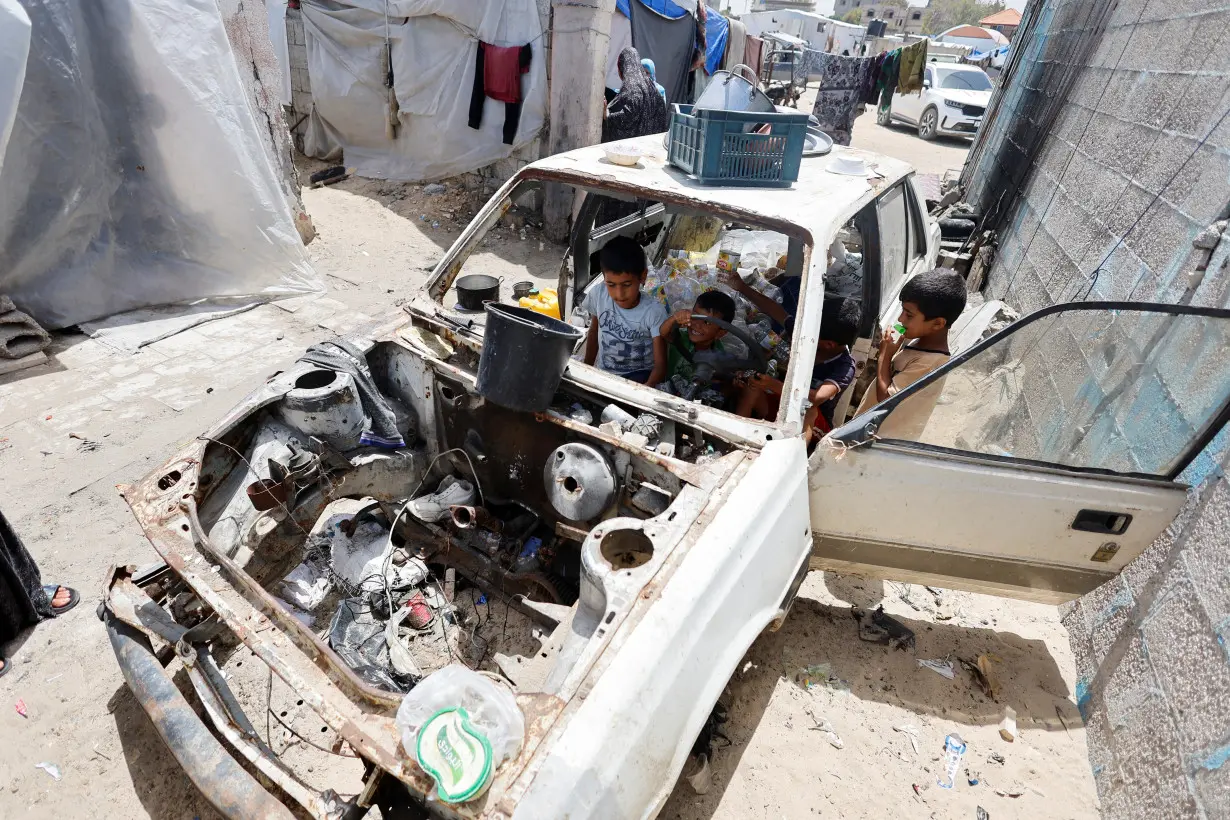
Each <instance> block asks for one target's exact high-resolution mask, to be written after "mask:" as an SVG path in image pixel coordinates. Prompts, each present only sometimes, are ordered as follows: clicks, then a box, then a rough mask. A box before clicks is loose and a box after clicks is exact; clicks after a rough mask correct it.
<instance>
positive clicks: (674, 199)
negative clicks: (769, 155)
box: [518, 134, 914, 245]
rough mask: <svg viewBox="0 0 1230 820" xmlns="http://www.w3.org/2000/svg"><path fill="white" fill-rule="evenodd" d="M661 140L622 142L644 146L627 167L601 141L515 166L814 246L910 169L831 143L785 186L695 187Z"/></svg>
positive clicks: (524, 173)
mask: <svg viewBox="0 0 1230 820" xmlns="http://www.w3.org/2000/svg"><path fill="white" fill-rule="evenodd" d="M662 140H663V135H662V134H654V135H652V136H648V137H639V138H637V139H633V140H626V141H622V142H621V144H630V145H633V146H635V147H637V148H639V149H641V151H642V152H643V155H642V157H641V160H640V162H638V163H637V165H636V166H633V167H627V166H622V165H616V164H614V163H612V162H609V161H608V160H607V159H606V152H605V150H604V147H603V146H601V145H591V146H589V147H587V148H578V149H576V150H575V151H567V152H565V153H562V154H555V155H554V156H550V157H545V158H543V159H540V160H538V161H537V162H534V163H531V164H530V165H527V166H526V167H525V168H522V169H521V171H519V172H518V176H519V177H520V178H522V179H539V180H544V181H550V182H561V183H564V184H569V185H576V186H579V187H582V188H585V189H587V190H604V189H605V190H608V191H615V192H620V193H624V194H630V195H633V196H636V197H639V198H642V199H649V200H652V201H657V202H664V203H668V204H674V205H677V206H681V207H684V208H692V209H695V210H700V211H711V212H716V213H719V214H723V215H726V216H728V217H729V218H731V219H732V220H738V221H745V222H750V223H753V224H758V225H760V226H761V227H764V228H769V229H772V230H777V231H780V232H782V233H786V234H789V235H792V236H797V237H799V238H800V239H802V240H804V241H805V242H808V243H811V244H813V245H814V244H816V243H818V242H826V243H827V242H828V241H829V240H830V239H831V238H832V236H833V235H834V234H835V233H836V231H837V229H838V228H840V227H841V226H842V225H844V224H845V223H846V222H847V221H848V220H849V219H850V218H851V217H852V216H853V215H854V214H855V213H857V212H858V210H859V209H860V208H862V207H863V206H864V205H865V204H866V203H868V202H870V201H871V200H872V199H874V198H875V197H877V196H879V194H880V193H882V192H883V191H885V190H887V189H888V188H889V187H891V186H892V185H893V184H895V183H897V182H898V181H900V180H902V179H904V178H905V177H907V176H909V175H910V174H912V173H913V172H914V169H913V168H912V167H911V166H910V164H909V163H907V162H903V161H901V160H898V159H893V158H892V157H887V156H884V155H883V154H877V153H874V152H872V151H864V150H861V149H858V148H847V147H845V146H840V145H837V146H834V147H833V150H832V151H831V152H830V153H829V154H827V155H825V156H820V157H804V158H803V164H802V167H801V168H800V171H799V179H798V181H797V182H795V183H794V184H793V185H791V186H790V187H789V188H741V187H729V186H716V185H701V184H700V183H698V182H696V181H695V180H693V179H690V178H689V177H687V176H686V175H685V174H683V172H681V171H679V170H678V169H677V168H674V167H671V166H670V165H668V163H667V160H666V149H665V148H664V147H663V145H662ZM837 157H856V158H859V159H862V160H863V161H864V162H865V163H866V164H867V166H868V167H869V168H871V169H872V170H873V171H874V172H875V174H876V175H875V176H872V177H854V176H843V175H840V174H834V173H830V172H829V171H827V170H826V169H827V167H828V165H829V163H830V162H832V161H833V160H834V159H835V158H837Z"/></svg>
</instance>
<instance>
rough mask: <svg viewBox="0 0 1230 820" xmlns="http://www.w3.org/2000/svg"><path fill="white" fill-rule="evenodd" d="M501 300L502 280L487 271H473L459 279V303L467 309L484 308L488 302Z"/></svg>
mask: <svg viewBox="0 0 1230 820" xmlns="http://www.w3.org/2000/svg"><path fill="white" fill-rule="evenodd" d="M498 301H500V280H499V279H496V278H495V277H494V276H488V275H487V274H485V273H471V274H467V275H466V276H463V277H461V278H460V279H458V280H457V304H459V305H461V307H462V308H463V309H465V310H482V309H483V305H484V304H486V303H487V302H498Z"/></svg>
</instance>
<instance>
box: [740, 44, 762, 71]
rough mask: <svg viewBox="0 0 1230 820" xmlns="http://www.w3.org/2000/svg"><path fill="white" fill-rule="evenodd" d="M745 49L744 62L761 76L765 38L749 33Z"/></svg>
mask: <svg viewBox="0 0 1230 820" xmlns="http://www.w3.org/2000/svg"><path fill="white" fill-rule="evenodd" d="M743 49H744V50H743V64H744V65H745V66H747V67H748V68H750V69H751V70H752V71H754V72H756V76H757V77H759V76H760V70H761V69H762V68H763V67H764V40H762V39H760V38H759V37H755V36H753V35H751V34H749V35H747V42H746V43H745V44H744V46H743Z"/></svg>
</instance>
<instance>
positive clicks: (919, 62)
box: [897, 39, 927, 94]
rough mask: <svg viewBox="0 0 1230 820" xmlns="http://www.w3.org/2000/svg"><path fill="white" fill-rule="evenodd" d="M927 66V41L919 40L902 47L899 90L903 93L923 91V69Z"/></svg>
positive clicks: (898, 76)
mask: <svg viewBox="0 0 1230 820" xmlns="http://www.w3.org/2000/svg"><path fill="white" fill-rule="evenodd" d="M926 67H927V41H926V39H922V40H919V41H918V42H916V43H911V44H910V45H908V46H906V47H905V48H903V49H901V63H900V67H899V69H898V74H897V90H898V91H900V92H901V93H902V94H909V93H910V92H912V91H922V87H923V85H922V84H923V70H924V69H925V68H926Z"/></svg>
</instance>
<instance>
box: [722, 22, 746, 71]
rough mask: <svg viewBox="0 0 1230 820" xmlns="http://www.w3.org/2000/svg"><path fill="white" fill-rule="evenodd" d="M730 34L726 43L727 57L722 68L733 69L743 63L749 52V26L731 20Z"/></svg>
mask: <svg viewBox="0 0 1230 820" xmlns="http://www.w3.org/2000/svg"><path fill="white" fill-rule="evenodd" d="M729 22H730V34H729V36H728V38H727V42H726V56H725V58H723V60H722V68H725V69H731V68H734V67H735V66H737V65H739V64H740V63H742V62H743V58H744V55H745V54H746V50H747V26H745V25H743V23H742V22H741V21H739V20H730V21H729Z"/></svg>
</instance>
